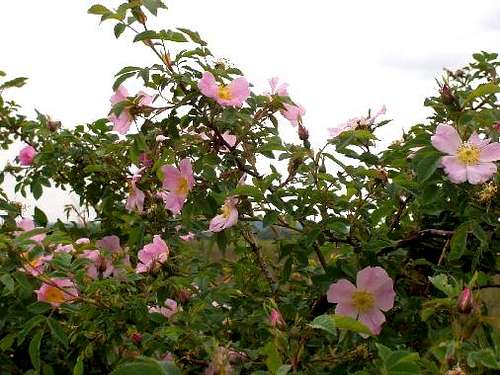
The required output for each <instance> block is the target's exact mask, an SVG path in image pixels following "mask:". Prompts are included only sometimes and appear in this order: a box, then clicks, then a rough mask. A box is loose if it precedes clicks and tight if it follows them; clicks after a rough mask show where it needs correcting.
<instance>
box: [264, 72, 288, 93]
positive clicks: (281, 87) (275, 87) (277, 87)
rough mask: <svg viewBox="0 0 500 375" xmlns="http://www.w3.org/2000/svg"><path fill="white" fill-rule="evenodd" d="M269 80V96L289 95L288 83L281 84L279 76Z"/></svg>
mask: <svg viewBox="0 0 500 375" xmlns="http://www.w3.org/2000/svg"><path fill="white" fill-rule="evenodd" d="M268 82H269V86H271V92H270V93H269V92H268V93H266V94H267V95H268V96H271V95H278V96H288V83H281V84H280V79H279V78H278V77H273V78H270V79H269V80H268Z"/></svg>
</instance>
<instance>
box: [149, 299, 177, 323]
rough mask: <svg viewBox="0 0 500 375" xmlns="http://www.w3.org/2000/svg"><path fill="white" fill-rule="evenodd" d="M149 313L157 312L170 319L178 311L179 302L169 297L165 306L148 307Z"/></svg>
mask: <svg viewBox="0 0 500 375" xmlns="http://www.w3.org/2000/svg"><path fill="white" fill-rule="evenodd" d="M148 311H149V313H157V314H161V315H163V316H164V317H165V318H167V319H170V318H171V317H172V316H173V315H174V314H175V313H177V311H178V307H177V302H175V301H174V300H173V299H170V298H167V299H166V300H165V302H164V306H162V307H158V306H153V307H150V308H148Z"/></svg>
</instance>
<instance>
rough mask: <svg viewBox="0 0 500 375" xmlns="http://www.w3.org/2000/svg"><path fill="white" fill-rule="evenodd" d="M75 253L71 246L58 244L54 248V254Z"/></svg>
mask: <svg viewBox="0 0 500 375" xmlns="http://www.w3.org/2000/svg"><path fill="white" fill-rule="evenodd" d="M74 251H75V248H74V247H73V245H71V244H70V245H63V244H58V245H57V246H56V249H55V250H54V252H55V253H72V252H74Z"/></svg>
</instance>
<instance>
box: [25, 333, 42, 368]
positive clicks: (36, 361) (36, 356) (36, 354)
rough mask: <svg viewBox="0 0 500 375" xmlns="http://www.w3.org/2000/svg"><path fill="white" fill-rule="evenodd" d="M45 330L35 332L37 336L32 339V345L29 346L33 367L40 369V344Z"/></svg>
mask: <svg viewBox="0 0 500 375" xmlns="http://www.w3.org/2000/svg"><path fill="white" fill-rule="evenodd" d="M42 336H43V331H42V330H40V331H38V332H37V333H35V336H33V338H32V339H31V342H30V345H29V347H28V352H29V355H30V359H31V363H32V364H33V367H34V368H35V369H37V370H39V369H40V364H41V362H40V344H41V343H42Z"/></svg>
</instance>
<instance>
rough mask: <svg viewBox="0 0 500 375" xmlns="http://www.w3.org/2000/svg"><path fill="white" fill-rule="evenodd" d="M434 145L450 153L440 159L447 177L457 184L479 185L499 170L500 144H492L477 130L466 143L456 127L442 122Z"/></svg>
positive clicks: (434, 139)
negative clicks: (480, 136) (481, 136)
mask: <svg viewBox="0 0 500 375" xmlns="http://www.w3.org/2000/svg"><path fill="white" fill-rule="evenodd" d="M431 142H432V145H433V146H434V147H435V148H436V149H438V150H439V151H441V152H443V153H445V154H448V155H446V156H443V158H442V159H441V166H442V167H443V168H444V170H445V172H446V174H447V175H448V178H449V179H450V181H451V182H453V183H455V184H460V183H462V182H465V181H468V182H469V183H471V184H473V185H476V184H481V183H483V182H486V181H488V180H489V179H490V178H491V177H492V176H494V175H495V173H496V172H497V166H496V164H495V163H494V162H495V161H497V160H500V143H498V142H493V143H490V140H489V139H480V138H479V136H478V135H477V134H476V133H474V134H472V135H471V136H470V138H469V140H468V141H467V142H462V140H461V139H460V136H459V135H458V132H457V130H456V129H455V128H454V127H453V126H451V125H447V124H440V125H438V127H437V129H436V134H434V135H433V136H432V137H431Z"/></svg>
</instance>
